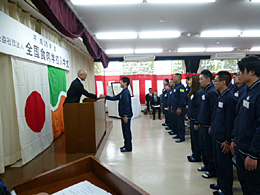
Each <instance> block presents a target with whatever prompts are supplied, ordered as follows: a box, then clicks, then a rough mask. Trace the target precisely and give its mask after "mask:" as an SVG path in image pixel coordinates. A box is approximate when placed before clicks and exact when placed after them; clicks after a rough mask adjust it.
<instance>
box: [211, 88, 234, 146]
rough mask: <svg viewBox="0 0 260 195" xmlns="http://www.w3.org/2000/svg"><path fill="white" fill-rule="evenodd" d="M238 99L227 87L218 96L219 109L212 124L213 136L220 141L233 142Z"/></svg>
mask: <svg viewBox="0 0 260 195" xmlns="http://www.w3.org/2000/svg"><path fill="white" fill-rule="evenodd" d="M236 104H237V100H236V98H235V97H234V95H233V93H232V92H231V91H230V90H229V89H227V90H225V91H224V92H223V93H222V94H220V96H219V98H218V104H217V109H216V112H215V114H214V118H213V122H212V124H211V132H210V135H211V137H212V138H213V139H214V140H216V141H217V142H219V143H223V142H226V143H228V144H231V133H232V130H233V126H234V120H235V117H236V115H235V112H236Z"/></svg>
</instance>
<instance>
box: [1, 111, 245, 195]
mask: <svg viewBox="0 0 260 195" xmlns="http://www.w3.org/2000/svg"><path fill="white" fill-rule="evenodd" d="M108 120H111V121H113V129H112V131H111V133H110V134H109V135H108V139H107V140H105V143H104V146H103V147H104V148H103V151H102V153H101V154H100V156H99V157H98V158H99V159H100V160H101V161H102V162H104V163H105V164H107V165H108V166H109V167H111V168H112V169H114V170H115V171H117V172H118V173H120V174H121V175H123V176H124V177H126V178H127V179H129V180H130V181H132V182H133V183H135V184H136V185H138V186H139V187H141V188H142V189H144V190H145V191H147V192H148V193H150V194H154V195H158V194H162V195H168V194H169V195H172V194H183V195H186V194H187V195H189V194H197V195H204V194H205V195H207V194H212V192H213V190H211V189H209V184H211V183H214V182H216V179H215V178H213V179H204V178H202V177H201V175H202V173H201V172H198V171H197V168H198V167H199V166H201V165H202V163H190V162H188V161H187V158H186V157H187V155H190V154H191V152H190V139H189V136H188V135H186V141H185V142H183V143H179V144H178V143H175V142H174V140H173V139H172V138H171V136H169V135H168V133H167V131H166V130H164V127H162V125H161V124H162V122H163V121H162V120H155V121H153V120H152V119H151V115H143V114H142V116H141V117H139V118H136V119H133V120H132V134H133V151H132V152H130V153H121V152H120V151H119V148H120V147H121V146H122V145H123V138H122V132H121V120H119V119H115V118H108ZM86 155H88V154H66V152H65V144H64V135H62V136H61V137H60V138H58V139H57V140H55V141H54V142H53V144H52V145H51V146H50V147H49V148H48V149H46V150H45V151H44V152H43V153H42V154H40V155H39V156H37V157H36V158H35V159H34V160H32V161H31V162H29V163H28V164H26V165H25V166H23V167H20V168H12V167H7V168H6V172H5V173H4V174H0V178H1V179H2V180H3V181H4V183H5V184H6V185H7V187H8V188H9V189H11V188H12V186H13V185H14V184H16V183H19V182H21V181H23V180H26V179H29V178H32V177H34V176H36V175H38V174H40V173H43V172H46V171H48V170H51V169H53V168H56V167H59V166H60V165H63V164H66V163H68V162H71V161H74V160H76V159H79V158H82V157H84V156H86ZM234 176H235V180H234V186H233V192H234V195H241V194H242V192H241V190H240V185H239V182H238V181H237V177H236V172H234Z"/></svg>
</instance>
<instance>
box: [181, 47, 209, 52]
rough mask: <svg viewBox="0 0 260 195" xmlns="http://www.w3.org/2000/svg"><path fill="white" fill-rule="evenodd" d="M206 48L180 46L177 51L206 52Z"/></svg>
mask: <svg viewBox="0 0 260 195" xmlns="http://www.w3.org/2000/svg"><path fill="white" fill-rule="evenodd" d="M205 50H206V49H205V48H203V47H193V48H179V49H178V50H177V52H204V51H205Z"/></svg>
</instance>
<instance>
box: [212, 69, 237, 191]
mask: <svg viewBox="0 0 260 195" xmlns="http://www.w3.org/2000/svg"><path fill="white" fill-rule="evenodd" d="M231 79H232V76H231V74H230V73H229V72H227V71H220V72H218V73H217V76H216V78H215V80H214V86H215V88H216V90H218V91H219V93H220V95H219V98H218V107H217V109H216V112H215V115H214V120H213V122H212V124H211V130H210V135H211V137H212V138H213V154H214V164H215V169H216V173H217V178H218V180H217V184H211V185H210V187H211V188H213V189H219V190H217V191H215V192H213V194H221V193H224V194H225V195H226V194H227V195H232V194H233V192H232V186H233V162H232V154H231V151H230V145H231V133H232V130H233V125H234V120H235V114H234V113H235V111H236V104H237V100H236V98H235V97H234V95H233V93H232V92H231V91H230V89H229V88H228V85H229V83H230V82H231Z"/></svg>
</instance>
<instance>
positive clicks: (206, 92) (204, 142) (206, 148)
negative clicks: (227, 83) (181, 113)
mask: <svg viewBox="0 0 260 195" xmlns="http://www.w3.org/2000/svg"><path fill="white" fill-rule="evenodd" d="M217 101H218V94H217V91H216V89H215V87H214V85H213V84H212V83H210V84H209V85H208V86H207V87H205V88H204V89H203V91H202V94H201V102H200V110H199V116H198V123H199V124H200V130H199V136H200V139H199V140H200V150H201V156H202V160H203V163H204V165H205V166H206V168H207V170H208V172H209V173H210V174H212V175H215V174H216V170H215V166H214V160H213V143H212V137H211V136H210V135H209V133H208V130H209V127H210V126H211V124H212V122H213V116H214V113H215V110H216V108H217Z"/></svg>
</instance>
